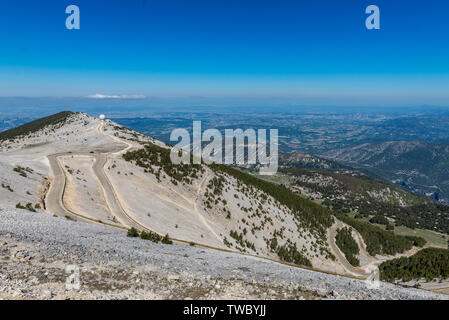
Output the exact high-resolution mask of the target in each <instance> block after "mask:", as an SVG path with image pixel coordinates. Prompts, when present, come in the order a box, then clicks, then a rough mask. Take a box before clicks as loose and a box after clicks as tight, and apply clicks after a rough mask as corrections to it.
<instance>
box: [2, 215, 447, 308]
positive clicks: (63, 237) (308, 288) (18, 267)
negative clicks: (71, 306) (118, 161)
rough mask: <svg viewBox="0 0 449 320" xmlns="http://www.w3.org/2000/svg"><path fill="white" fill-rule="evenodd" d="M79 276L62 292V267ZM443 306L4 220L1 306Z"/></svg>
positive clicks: (233, 258) (397, 292)
mask: <svg viewBox="0 0 449 320" xmlns="http://www.w3.org/2000/svg"><path fill="white" fill-rule="evenodd" d="M69 264H76V265H78V266H79V267H80V270H81V281H82V286H81V290H79V291H69V290H66V289H65V281H66V278H67V275H66V274H65V267H66V266H67V265H69ZM324 297H327V298H342V299H441V298H443V299H444V298H447V296H442V295H437V294H434V293H431V292H427V291H423V290H417V289H406V288H402V287H397V286H394V285H391V284H381V285H380V287H379V288H377V289H370V288H369V287H368V286H367V283H365V282H363V281H359V280H353V279H348V278H343V277H338V276H332V275H327V274H322V273H317V272H312V271H308V270H303V269H299V268H293V267H289V266H286V265H281V264H277V263H274V262H270V261H265V260H261V259H258V258H253V257H246V256H242V255H239V254H232V253H225V252H218V251H214V250H206V249H202V248H197V247H193V246H185V245H178V244H173V245H162V244H154V243H152V242H150V241H145V240H141V239H137V238H128V237H126V234H125V232H123V231H120V230H116V229H113V228H108V227H104V226H101V225H93V224H89V223H84V222H73V221H68V220H65V219H64V218H56V217H52V216H50V215H47V214H44V213H32V212H28V211H25V210H5V211H1V212H0V298H3V299H23V298H26V299H50V298H53V299H66V298H72V299H110V298H114V299H189V298H193V299H221V298H228V299H234V298H235V299H264V298H274V299H302V298H306V299H315V298H324Z"/></svg>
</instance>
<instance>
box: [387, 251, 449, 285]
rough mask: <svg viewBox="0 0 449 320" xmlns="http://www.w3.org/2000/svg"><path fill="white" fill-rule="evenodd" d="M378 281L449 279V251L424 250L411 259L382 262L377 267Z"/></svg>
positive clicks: (403, 258) (404, 258)
mask: <svg viewBox="0 0 449 320" xmlns="http://www.w3.org/2000/svg"><path fill="white" fill-rule="evenodd" d="M379 271H380V279H381V280H384V281H389V282H394V281H396V280H402V281H404V282H407V281H411V280H419V279H422V278H425V279H426V281H432V280H434V279H441V280H443V279H447V278H449V250H447V249H439V248H426V249H423V250H421V251H419V252H417V253H416V254H414V255H413V256H411V257H402V258H397V259H393V260H388V261H385V262H383V263H382V264H381V265H380V266H379Z"/></svg>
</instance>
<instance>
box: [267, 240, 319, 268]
mask: <svg viewBox="0 0 449 320" xmlns="http://www.w3.org/2000/svg"><path fill="white" fill-rule="evenodd" d="M271 249H272V250H274V251H275V252H276V253H277V255H278V257H279V259H281V260H282V261H285V262H288V263H294V264H297V265H300V266H306V267H312V263H311V262H310V260H309V259H307V257H305V256H304V255H303V254H302V253H301V252H299V251H298V248H297V247H296V243H293V244H292V243H291V242H289V241H287V242H286V243H285V244H284V245H283V246H280V245H278V243H277V240H276V239H275V238H273V239H272V240H271Z"/></svg>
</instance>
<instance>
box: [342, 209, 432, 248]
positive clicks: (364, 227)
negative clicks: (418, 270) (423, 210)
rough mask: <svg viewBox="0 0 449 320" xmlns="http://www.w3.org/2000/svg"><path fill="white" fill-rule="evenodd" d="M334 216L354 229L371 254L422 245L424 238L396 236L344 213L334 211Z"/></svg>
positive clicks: (424, 241)
mask: <svg viewBox="0 0 449 320" xmlns="http://www.w3.org/2000/svg"><path fill="white" fill-rule="evenodd" d="M335 215H336V217H337V218H338V219H339V220H341V221H343V222H344V223H346V224H348V225H350V226H351V227H353V228H354V229H356V230H357V231H358V232H359V233H360V235H361V236H362V237H363V240H364V241H365V244H366V250H367V251H368V253H369V254H370V255H372V256H374V255H376V254H386V255H394V254H397V253H402V252H404V251H407V250H409V249H411V248H412V247H413V246H419V247H422V246H424V244H425V243H426V240H424V239H423V238H420V237H409V236H398V235H395V234H394V233H393V232H391V231H385V230H383V229H381V228H379V227H377V226H374V225H372V224H370V223H368V222H364V221H360V220H356V219H353V218H350V217H348V216H347V215H345V214H341V213H335Z"/></svg>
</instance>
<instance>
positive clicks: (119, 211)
mask: <svg viewBox="0 0 449 320" xmlns="http://www.w3.org/2000/svg"><path fill="white" fill-rule="evenodd" d="M103 129H104V122H101V123H100V124H99V126H98V127H97V128H96V130H97V131H98V133H100V134H103V135H105V136H107V137H109V138H111V139H113V140H114V141H116V142H119V143H122V144H124V145H126V147H125V148H123V149H122V150H120V151H115V150H114V151H111V152H110V153H108V152H106V153H91V152H76V153H56V154H52V155H48V156H47V157H48V159H49V163H50V168H51V170H52V173H53V181H52V182H51V185H50V188H49V190H48V192H47V194H46V196H45V199H44V201H45V203H46V208H47V211H48V212H50V213H52V214H56V215H58V216H66V217H70V218H71V219H74V220H76V219H79V220H84V221H87V222H91V223H92V222H93V223H97V224H102V225H107V226H110V227H114V228H118V229H122V230H128V229H129V228H131V227H134V228H136V229H138V230H145V231H151V232H155V233H157V234H159V235H161V236H163V235H162V234H160V233H158V232H157V231H155V230H151V229H150V228H148V226H145V225H143V224H141V223H140V222H138V221H137V220H136V219H135V218H133V217H132V216H131V215H130V214H128V213H127V212H126V210H124V208H123V205H122V204H121V202H120V199H119V197H118V196H117V193H116V191H115V189H114V187H113V185H112V183H111V181H110V179H109V178H108V176H107V174H106V173H105V170H104V167H105V165H106V163H107V161H108V160H109V159H113V158H116V157H118V156H120V155H122V154H124V153H126V152H128V151H129V150H131V149H132V148H133V147H135V146H134V145H133V144H132V143H129V142H125V141H124V140H122V139H120V138H118V137H115V136H113V135H110V134H109V133H106V132H105V131H104V130H103ZM103 152H104V151H103ZM68 155H70V156H72V155H73V156H78V155H80V156H88V157H91V158H94V159H95V162H94V165H93V167H92V169H93V172H94V174H95V176H96V178H97V179H98V181H99V186H100V187H101V188H102V191H103V195H104V198H105V201H106V204H107V207H108V209H109V212H110V214H111V216H113V217H115V218H116V220H117V221H119V222H120V224H121V225H120V226H118V225H114V224H108V223H105V222H99V221H98V220H97V219H93V218H90V217H89V216H87V215H84V214H79V213H75V212H73V211H71V210H69V209H67V208H66V207H65V205H64V193H65V189H66V180H67V177H66V175H65V172H64V170H63V168H62V165H61V163H60V160H59V157H62V156H68ZM109 157H111V158H109ZM207 178H208V175H207V174H205V176H204V178H203V179H202V181H201V182H200V183H199V184H198V189H197V193H196V197H195V199H192V198H188V197H186V196H185V195H183V194H181V193H179V192H176V190H172V189H170V191H172V192H175V193H176V194H177V195H179V196H180V197H182V198H184V199H185V200H186V201H188V202H189V203H191V204H192V208H187V207H183V206H182V205H181V204H179V203H176V202H174V201H173V200H171V199H169V198H165V197H164V201H170V202H172V203H174V204H175V205H177V206H178V207H181V208H184V209H186V210H192V209H193V210H194V212H195V214H196V215H197V217H198V219H199V220H200V221H201V222H202V223H203V224H204V225H205V226H206V227H207V228H208V229H209V230H210V231H211V232H212V233H213V234H214V235H215V237H216V238H217V239H218V240H219V241H220V243H221V242H222V238H221V237H219V236H218V235H217V234H216V232H215V231H214V230H213V228H212V227H211V226H210V225H209V223H208V222H207V220H206V219H205V217H204V216H203V215H202V214H201V212H200V211H199V209H198V207H197V201H198V198H199V196H200V195H201V192H202V190H203V188H204V184H205V183H206V181H207ZM158 187H160V188H166V187H164V186H158ZM171 239H172V240H173V241H174V242H177V243H182V244H188V245H189V244H190V243H191V242H190V241H187V240H183V239H175V238H171ZM330 243H332V241H330ZM195 245H196V246H197V247H200V248H207V249H212V250H219V251H222V252H230V253H237V254H240V255H243V256H247V257H254V258H258V259H263V260H268V261H272V262H276V263H280V264H284V265H288V266H292V267H296V268H300V269H306V270H310V271H315V272H320V273H325V274H330V275H335V276H341V277H346V278H351V279H358V280H363V279H366V278H367V276H368V274H366V273H360V272H348V274H347V275H342V274H338V273H335V272H329V271H325V270H320V269H316V268H310V267H304V266H298V265H295V264H292V263H286V262H283V261H280V260H277V259H272V258H267V257H260V256H257V255H252V254H248V253H241V252H238V251H234V250H229V249H226V248H219V247H214V246H210V245H206V244H200V243H196V244H195ZM337 249H338V248H337ZM336 251H337V252H338V250H336ZM345 260H346V259H344V257H343V259H342V260H341V261H342V262H343V261H345ZM346 263H347V261H346ZM349 266H350V265H349ZM349 266H346V267H347V268H348V270H353V267H352V266H350V267H349ZM346 267H345V268H346Z"/></svg>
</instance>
